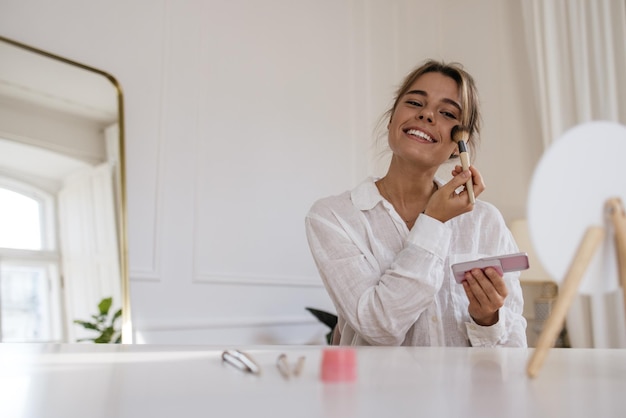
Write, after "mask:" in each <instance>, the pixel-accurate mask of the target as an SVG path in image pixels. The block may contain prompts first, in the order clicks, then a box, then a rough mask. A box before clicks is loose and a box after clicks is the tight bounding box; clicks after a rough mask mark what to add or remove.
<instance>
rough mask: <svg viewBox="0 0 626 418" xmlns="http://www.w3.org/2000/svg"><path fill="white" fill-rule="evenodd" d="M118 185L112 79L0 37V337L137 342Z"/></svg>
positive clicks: (120, 127) (119, 117) (119, 120)
mask: <svg viewBox="0 0 626 418" xmlns="http://www.w3.org/2000/svg"><path fill="white" fill-rule="evenodd" d="M125 185H126V182H125V168H124V107H123V95H122V90H121V87H120V85H119V83H118V82H117V80H116V79H115V78H114V77H113V76H112V75H110V74H108V73H106V72H104V71H102V70H99V69H96V68H92V67H89V66H87V65H83V64H81V63H78V62H75V61H72V60H70V59H66V58H63V57H60V56H57V55H54V54H52V53H49V52H46V51H43V50H40V49H37V48H35V47H32V46H29V45H25V44H22V43H21V42H18V41H15V40H12V39H8V38H5V37H2V36H0V342H64V343H72V342H77V341H89V340H95V339H97V338H98V337H100V336H102V337H103V338H102V339H100V340H98V341H97V342H123V343H131V342H132V328H131V319H130V318H131V316H130V295H129V278H128V266H127V233H126V222H127V220H126V216H127V215H126V189H125ZM109 298H111V306H110V307H109V309H108V313H107V315H106V317H105V316H102V317H100V318H98V317H99V316H100V314H101V313H103V312H101V310H104V309H105V308H106V305H107V302H106V300H107V299H109ZM102 301H105V302H104V303H101V302H102ZM101 308H102V309H101ZM118 312H121V313H120V314H119V315H120V316H119V317H117V318H116V319H115V320H114V316H115V314H116V313H118ZM76 321H84V322H87V323H91V324H94V326H95V327H101V328H102V330H104V329H105V328H107V327H110V326H111V325H113V326H112V330H113V334H112V335H111V331H110V330H109V331H104V332H103V331H102V330H100V331H98V330H95V329H89V328H90V327H91V326H89V325H81V324H79V323H77V322H76Z"/></svg>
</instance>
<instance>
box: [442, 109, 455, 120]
mask: <svg viewBox="0 0 626 418" xmlns="http://www.w3.org/2000/svg"><path fill="white" fill-rule="evenodd" d="M441 114H442V115H444V116H445V117H447V118H450V119H456V115H455V114H454V113H451V112H446V111H445V110H444V111H442V112H441Z"/></svg>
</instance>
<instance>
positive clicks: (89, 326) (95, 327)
mask: <svg viewBox="0 0 626 418" xmlns="http://www.w3.org/2000/svg"><path fill="white" fill-rule="evenodd" d="M74 323H75V324H78V325H82V327H83V328H85V329H93V330H96V331H100V328H98V325H97V324H93V323H91V322H87V321H81V320H79V319H76V320H74Z"/></svg>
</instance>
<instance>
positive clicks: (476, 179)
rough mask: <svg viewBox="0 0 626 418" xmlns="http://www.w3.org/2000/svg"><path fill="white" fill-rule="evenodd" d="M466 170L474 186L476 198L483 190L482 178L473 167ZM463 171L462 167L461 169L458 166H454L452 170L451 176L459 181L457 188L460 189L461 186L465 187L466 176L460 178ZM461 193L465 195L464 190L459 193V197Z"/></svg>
mask: <svg viewBox="0 0 626 418" xmlns="http://www.w3.org/2000/svg"><path fill="white" fill-rule="evenodd" d="M468 170H469V172H470V173H471V176H472V183H473V184H474V195H475V196H478V195H480V194H481V193H482V192H483V191H484V190H485V181H484V180H483V176H482V175H481V174H480V171H478V169H477V168H476V167H474V166H473V165H471V166H469V168H468ZM463 171H464V170H463V167H461V166H460V165H457V166H455V167H454V170H452V176H453V177H454V178H455V179H458V180H459V183H458V186H457V188H458V187H461V186H465V183H466V182H467V180H468V177H467V176H462V174H463ZM463 180H464V181H463ZM455 184H457V183H455ZM463 193H466V194H467V192H466V191H465V189H464V190H463V191H461V193H459V195H462V194H463ZM468 199H469V197H468Z"/></svg>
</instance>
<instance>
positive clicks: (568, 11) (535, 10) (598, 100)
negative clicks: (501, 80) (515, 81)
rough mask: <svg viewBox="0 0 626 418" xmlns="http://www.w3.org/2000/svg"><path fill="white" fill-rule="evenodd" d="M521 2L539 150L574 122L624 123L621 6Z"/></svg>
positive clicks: (614, 2) (618, 0) (625, 10)
mask: <svg viewBox="0 0 626 418" xmlns="http://www.w3.org/2000/svg"><path fill="white" fill-rule="evenodd" d="M521 3H522V9H523V16H524V26H525V28H526V40H527V47H528V51H529V60H530V64H531V67H532V68H533V70H534V71H533V74H532V76H533V80H534V84H535V88H536V90H535V93H536V97H537V99H538V107H537V108H538V110H539V112H540V115H539V116H540V120H541V129H542V136H543V141H544V145H545V146H546V147H547V146H548V145H550V144H551V143H552V141H554V140H555V139H557V138H558V137H559V136H560V135H561V134H562V133H563V132H564V131H566V130H567V129H569V128H571V127H573V126H574V125H577V124H579V123H583V122H588V121H592V120H610V121H614V122H620V123H623V124H626V1H624V0H525V1H522V2H521Z"/></svg>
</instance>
